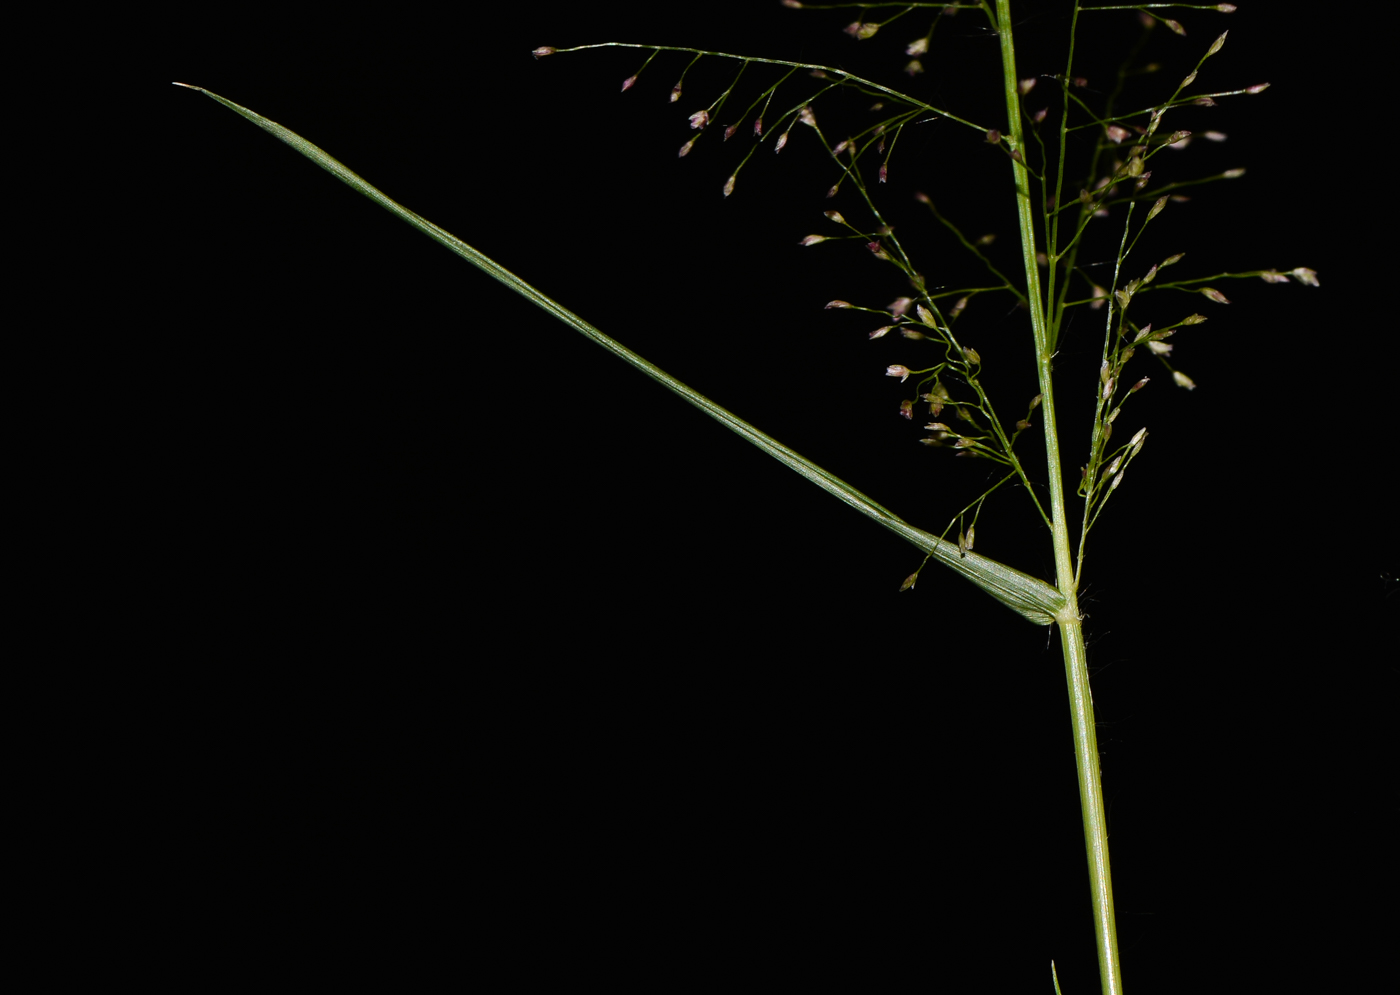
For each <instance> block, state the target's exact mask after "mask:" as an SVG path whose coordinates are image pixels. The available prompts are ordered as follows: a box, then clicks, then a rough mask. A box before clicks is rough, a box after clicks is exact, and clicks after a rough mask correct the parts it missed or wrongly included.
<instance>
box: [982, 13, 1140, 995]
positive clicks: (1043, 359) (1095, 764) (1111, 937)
mask: <svg viewBox="0 0 1400 995" xmlns="http://www.w3.org/2000/svg"><path fill="white" fill-rule="evenodd" d="M996 20H997V33H998V37H999V38H1000V40H1001V66H1002V79H1003V84H1004V89H1005V91H1006V116H1007V122H1008V127H1009V129H1010V143H1011V147H1012V151H1018V152H1021V156H1022V158H1024V156H1025V152H1024V151H1023V149H1024V147H1025V143H1024V142H1023V141H1022V129H1021V96H1020V91H1019V89H1018V86H1017V75H1016V46H1015V43H1014V40H1013V38H1012V30H1011V25H1012V20H1011V0H996ZM1012 171H1013V174H1014V176H1015V181H1016V211H1017V215H1018V218H1019V221H1020V228H1021V256H1022V265H1023V266H1024V268H1025V272H1026V293H1027V296H1028V297H1029V299H1030V313H1031V330H1032V332H1033V334H1034V337H1035V365H1036V375H1037V377H1038V378H1039V381H1040V395H1041V410H1042V414H1041V417H1042V419H1043V420H1044V426H1045V459H1046V464H1047V470H1048V474H1049V478H1050V516H1051V536H1052V542H1053V543H1054V550H1055V579H1056V586H1057V587H1058V588H1059V591H1060V594H1061V595H1062V596H1063V597H1064V599H1065V603H1064V607H1063V609H1062V610H1061V611H1060V612H1059V613H1058V614H1057V615H1056V622H1057V623H1058V624H1059V627H1060V645H1061V647H1062V648H1063V651H1064V656H1065V680H1066V681H1067V682H1068V684H1069V698H1070V724H1071V727H1072V728H1073V732H1074V759H1075V768H1076V770H1077V771H1078V774H1079V803H1080V808H1081V811H1082V813H1083V817H1084V846H1085V850H1086V852H1087V854H1088V860H1089V889H1090V893H1091V896H1092V900H1093V909H1094V939H1095V942H1096V944H1097V947H1098V954H1099V980H1100V984H1101V986H1102V990H1103V993H1104V995H1121V993H1122V991H1123V982H1122V973H1121V969H1120V968H1119V965H1118V934H1117V927H1116V925H1115V923H1114V916H1113V880H1112V877H1111V875H1110V872H1109V862H1108V826H1107V822H1106V820H1105V818H1104V811H1103V785H1102V782H1101V781H1100V779H1099V750H1098V742H1097V738H1096V737H1095V735H1094V702H1093V696H1092V694H1091V693H1090V690H1089V666H1088V655H1087V652H1086V650H1085V647H1084V629H1083V625H1082V624H1081V620H1080V614H1079V606H1078V601H1077V599H1076V597H1075V593H1076V590H1075V589H1076V584H1075V578H1074V567H1073V562H1072V560H1071V557H1070V538H1069V523H1068V515H1067V514H1066V512H1067V509H1066V507H1065V488H1064V474H1063V472H1062V470H1063V467H1062V463H1061V460H1060V440H1059V433H1058V431H1057V430H1056V423H1055V390H1054V383H1053V380H1052V375H1051V371H1052V361H1053V358H1054V349H1053V346H1052V345H1051V342H1050V330H1049V324H1048V321H1047V314H1046V308H1045V298H1044V295H1043V294H1042V292H1041V287H1040V268H1039V267H1038V266H1037V265H1036V261H1035V255H1036V239H1035V219H1034V215H1033V213H1032V210H1031V185H1030V172H1029V170H1028V169H1027V168H1026V165H1025V163H1024V162H1018V161H1016V160H1015V159H1013V160H1012Z"/></svg>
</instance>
